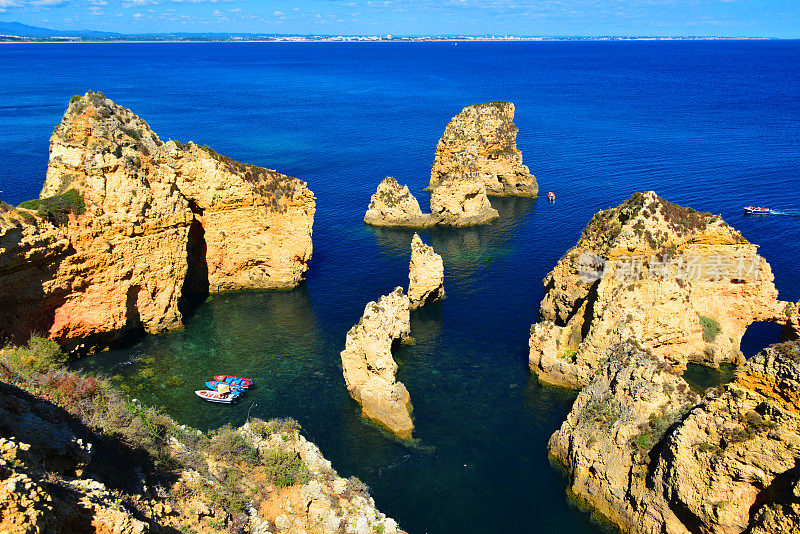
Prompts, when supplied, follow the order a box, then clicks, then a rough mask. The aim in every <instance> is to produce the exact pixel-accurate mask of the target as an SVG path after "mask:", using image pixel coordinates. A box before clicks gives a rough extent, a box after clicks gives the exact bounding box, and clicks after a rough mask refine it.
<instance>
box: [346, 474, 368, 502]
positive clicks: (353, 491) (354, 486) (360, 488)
mask: <svg viewBox="0 0 800 534" xmlns="http://www.w3.org/2000/svg"><path fill="white" fill-rule="evenodd" d="M346 492H347V495H348V496H354V495H361V496H362V497H369V486H367V485H366V484H365V483H364V482H362V480H361V479H360V478H358V477H356V476H352V477H350V478H348V479H347V490H346Z"/></svg>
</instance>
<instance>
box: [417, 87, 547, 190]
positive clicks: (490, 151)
mask: <svg viewBox="0 0 800 534" xmlns="http://www.w3.org/2000/svg"><path fill="white" fill-rule="evenodd" d="M513 120H514V104H512V103H511V102H488V103H486V104H474V105H471V106H467V107H465V108H464V109H463V110H462V111H461V113H459V114H458V115H456V116H455V117H453V119H452V120H451V121H450V123H449V124H448V125H447V127H446V128H445V130H444V134H443V135H442V137H441V139H439V143H438V144H437V145H436V155H435V156H434V160H433V166H432V168H431V181H430V185H429V189H430V190H431V191H434V190H436V189H437V188H439V187H441V186H442V184H443V182H445V181H447V180H454V181H458V180H461V179H464V178H467V179H471V177H472V176H477V177H478V179H479V181H480V182H482V183H483V184H484V185H485V187H486V193H487V194H489V195H496V196H510V195H515V196H536V195H537V194H538V193H539V186H538V184H537V183H536V178H535V177H534V176H533V175H532V174H531V173H530V171H529V170H528V167H526V166H525V165H523V164H522V153H521V152H520V151H519V150H518V149H517V132H518V129H517V127H516V126H515V125H514V122H513Z"/></svg>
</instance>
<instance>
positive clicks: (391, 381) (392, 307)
mask: <svg viewBox="0 0 800 534" xmlns="http://www.w3.org/2000/svg"><path fill="white" fill-rule="evenodd" d="M409 306H410V303H409V300H408V297H407V296H406V295H404V294H403V288H401V287H398V288H396V289H395V290H394V291H393V292H392V293H389V294H388V295H385V296H383V297H381V298H379V299H378V300H377V302H370V303H368V304H367V306H366V308H365V309H364V315H363V316H362V317H361V319H360V320H359V321H358V324H356V325H355V326H354V327H353V328H351V329H350V331H349V332H347V340H346V342H345V348H344V350H343V351H342V353H341V356H342V371H343V372H344V380H345V383H346V384H347V390H348V392H350V396H351V397H353V399H355V400H356V402H358V403H359V404H361V407H362V414H363V415H364V417H366V418H368V419H371V420H373V421H375V422H376V423H378V424H380V425H381V426H383V427H385V428H387V429H388V430H390V431H391V432H393V433H394V434H395V435H397V436H398V437H400V438H401V439H407V438H410V437H411V431H412V430H413V428H414V424H413V423H412V422H411V415H410V409H411V397H410V395H409V394H408V390H407V389H406V387H405V386H404V385H403V383H402V382H398V381H397V379H396V377H395V375H396V373H397V363H396V362H395V361H394V359H393V358H392V345H393V344H394V343H395V342H396V341H402V340H404V339H406V338H408V337H409V335H410V334H411V322H410V315H409Z"/></svg>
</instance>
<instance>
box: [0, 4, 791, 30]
mask: <svg viewBox="0 0 800 534" xmlns="http://www.w3.org/2000/svg"><path fill="white" fill-rule="evenodd" d="M12 21H14V22H21V23H23V24H29V25H33V26H41V27H46V28H51V29H56V30H83V29H88V30H98V31H109V32H120V33H126V34H132V33H173V32H196V33H211V32H220V33H265V34H303V35H308V34H311V35H313V34H316V35H322V34H324V35H409V36H417V35H497V36H504V35H515V36H538V35H541V36H567V37H569V36H588V37H591V36H609V35H620V36H693V35H708V36H724V37H737V36H750V37H778V38H798V37H800V1H798V0H542V1H521V0H303V1H290V0H0V22H12Z"/></svg>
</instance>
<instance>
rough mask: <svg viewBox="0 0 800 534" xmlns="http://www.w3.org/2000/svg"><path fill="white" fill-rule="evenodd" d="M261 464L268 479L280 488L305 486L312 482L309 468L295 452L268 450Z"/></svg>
mask: <svg viewBox="0 0 800 534" xmlns="http://www.w3.org/2000/svg"><path fill="white" fill-rule="evenodd" d="M261 462H262V464H263V466H264V472H265V474H266V475H267V478H268V479H269V480H270V481H271V482H272V483H273V484H275V485H276V486H277V487H279V488H285V487H287V486H291V485H293V484H305V483H306V482H308V481H309V480H310V475H309V472H308V466H307V465H306V464H305V462H304V461H303V459H302V458H300V455H299V454H297V453H296V452H294V451H289V450H285V449H268V450H266V451H264V454H263V455H262V458H261Z"/></svg>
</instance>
